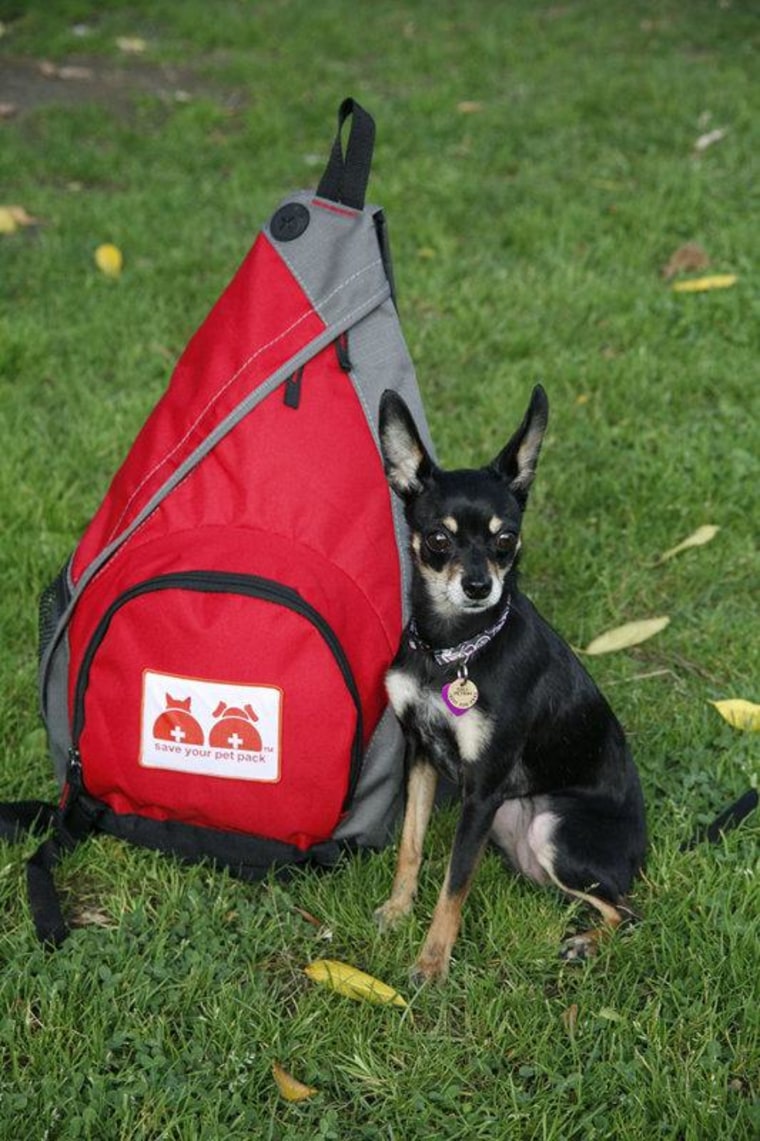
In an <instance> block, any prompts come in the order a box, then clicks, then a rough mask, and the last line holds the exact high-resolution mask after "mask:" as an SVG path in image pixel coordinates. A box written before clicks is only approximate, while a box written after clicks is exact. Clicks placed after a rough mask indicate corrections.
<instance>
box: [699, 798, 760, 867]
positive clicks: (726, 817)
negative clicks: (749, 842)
mask: <svg viewBox="0 0 760 1141" xmlns="http://www.w3.org/2000/svg"><path fill="white" fill-rule="evenodd" d="M757 804H758V794H757V789H756V788H748V789H747V791H746V792H745V793H743V794H742V795H741V796H740V797H739V799H738V800H735V801H734V803H733V804H730V805H729V806H728V808H725V809H724V810H723V812H721V814H720V815H719V816H716V817H715V819H714V820H713V822H712V823H711V824H708V825H706V826H704V827H702V828H698V829H697V830H696V832H695V833H694V835H693V836H692V837H691V839H690V840H685V841H684V842H683V844H682V845H681V851H682V852H688V851H689V850H690V849H691V848H695V847H696V846H697V844H701V843H703V842H704V841H705V840H706V841H707V842H708V843H709V844H717V843H718V842H719V841H720V838H721V835H722V834H723V833H724V832H728V831H729V829H731V828H736V826H737V824H741V822H742V820H744V818H745V816H749V814H750V812H752V811H754V809H755V808H757Z"/></svg>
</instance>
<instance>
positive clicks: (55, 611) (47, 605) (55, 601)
mask: <svg viewBox="0 0 760 1141" xmlns="http://www.w3.org/2000/svg"><path fill="white" fill-rule="evenodd" d="M67 570H68V563H67V564H66V566H64V567H63V568H62V569H61V570H60V571H59V573H58V574H57V575H56V577H55V578H54V579H53V581H52V582H51V583H50V585H49V586H47V587H45V589H44V590H43V592H42V594H41V595H40V602H39V624H38V641H37V655H38V661H42V656H43V654H44V653H45V650H46V649H47V647H48V645H49V643H50V639H51V638H52V637H53V634H54V633H55V629H56V627H57V625H58V622H59V620H60V617H61V615H62V614H63V612H64V610H65V609H66V607H67V606H68V604H69V599H70V592H69V586H68V581H67Z"/></svg>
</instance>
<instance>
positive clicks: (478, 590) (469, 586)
mask: <svg viewBox="0 0 760 1141" xmlns="http://www.w3.org/2000/svg"><path fill="white" fill-rule="evenodd" d="M462 590H463V591H464V592H465V594H466V595H467V597H468V598H471V599H472V600H473V602H480V601H482V599H484V598H488V595H489V594H490V593H491V580H490V578H481V577H480V576H478V577H477V578H476V577H475V576H474V575H473V576H467V577H465V578H463V579H462Z"/></svg>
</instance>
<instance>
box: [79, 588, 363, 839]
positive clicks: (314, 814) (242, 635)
mask: <svg viewBox="0 0 760 1141" xmlns="http://www.w3.org/2000/svg"><path fill="white" fill-rule="evenodd" d="M72 736H73V741H74V748H75V750H76V751H77V753H78V755H79V759H80V760H81V764H82V774H83V780H84V786H85V789H86V791H87V793H88V794H89V795H90V796H91V797H93V798H95V799H96V800H100V801H102V802H104V803H105V804H107V805H108V806H109V807H110V808H111V809H112V810H113V811H115V812H117V813H121V814H130V813H138V814H140V815H143V816H148V817H152V818H153V819H156V820H181V821H184V822H186V823H190V824H197V825H201V826H205V827H211V828H219V829H226V830H232V831H241V832H246V833H249V834H261V835H266V836H268V837H272V838H274V839H278V840H282V841H283V842H285V843H289V844H293V845H295V846H297V847H299V848H301V849H305V848H307V847H310V846H311V845H312V844H314V843H318V842H320V841H321V840H324V839H326V838H327V837H329V836H330V835H331V833H332V831H333V829H334V828H335V826H336V824H337V822H338V820H339V819H340V816H341V813H342V812H343V810H344V809H345V807H346V806H347V803H348V802H349V801H350V798H351V794H352V792H353V789H354V787H355V783H356V780H357V778H358V775H359V771H360V767H361V759H362V737H363V727H362V717H361V705H360V701H359V696H358V692H357V688H356V683H355V681H354V677H353V674H352V671H351V668H350V665H349V662H348V660H347V657H346V655H345V653H344V652H343V649H342V647H341V644H340V642H339V640H338V638H337V636H336V635H335V633H334V631H333V630H332V629H331V627H330V626H329V624H328V623H327V622H326V621H325V619H324V618H323V617H322V616H321V615H320V614H319V612H318V611H317V610H316V609H315V608H314V607H313V606H311V605H310V604H309V603H307V602H306V601H305V600H304V599H303V598H302V597H301V595H300V594H299V593H298V592H297V591H296V590H294V589H293V588H292V587H288V586H285V585H283V584H281V583H278V582H274V581H272V580H271V579H267V578H262V577H258V576H255V575H242V574H231V573H224V572H219V571H186V572H181V573H176V574H165V575H159V576H156V577H154V578H151V579H148V580H146V581H144V582H141V583H138V584H136V585H135V586H133V587H130V588H129V589H128V590H126V591H124V592H123V593H122V594H121V595H120V596H119V597H118V598H117V599H116V600H115V601H114V602H113V603H112V604H111V605H110V606H109V608H108V609H107V610H106V612H105V613H104V614H103V616H102V618H101V620H100V622H99V623H98V625H97V627H96V629H95V630H94V632H93V634H92V636H91V637H90V639H89V642H88V645H87V648H86V650H85V653H84V655H83V657H82V660H81V664H80V668H79V670H78V674H77V678H76V683H75V686H74V691H73V708H72ZM328 758H329V759H328Z"/></svg>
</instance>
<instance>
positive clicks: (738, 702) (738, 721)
mask: <svg viewBox="0 0 760 1141" xmlns="http://www.w3.org/2000/svg"><path fill="white" fill-rule="evenodd" d="M710 705H714V706H715V708H716V709H717V710H718V713H720V715H721V717H723V718H724V720H726V721H728V723H729V725H733V727H734V729H751V730H754V731H755V732H756V733H757V732H758V731H760V705H757V704H756V703H755V702H754V701H745V700H744V698H742V697H731V698H727V699H726V700H725V701H711V702H710Z"/></svg>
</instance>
